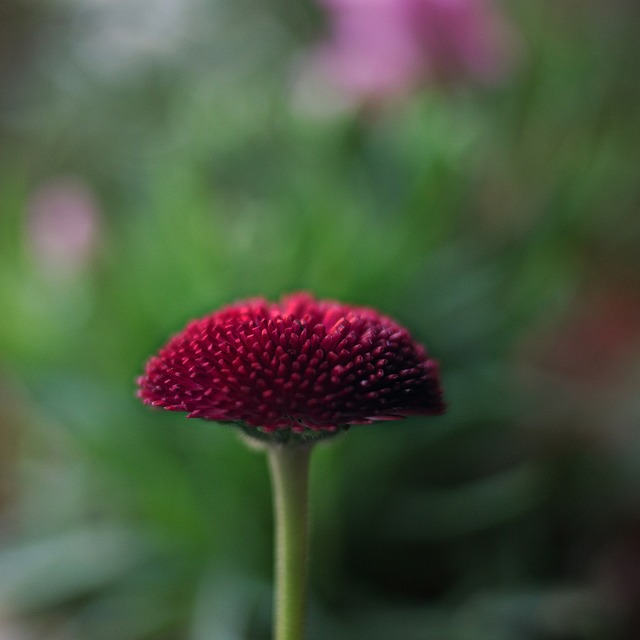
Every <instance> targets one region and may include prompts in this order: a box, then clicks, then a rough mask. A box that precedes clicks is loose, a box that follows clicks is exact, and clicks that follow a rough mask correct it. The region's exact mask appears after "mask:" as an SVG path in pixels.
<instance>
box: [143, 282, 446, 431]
mask: <svg viewBox="0 0 640 640" xmlns="http://www.w3.org/2000/svg"><path fill="white" fill-rule="evenodd" d="M138 385H139V391H138V395H139V397H140V398H141V399H142V400H143V401H144V402H145V403H146V404H149V405H153V406H158V407H162V408H164V409H168V410H170V411H186V412H188V416H187V417H189V418H204V419H205V420H217V421H220V422H239V423H241V424H242V425H244V426H245V427H246V428H249V429H253V430H256V429H257V430H261V431H265V432H273V431H286V432H290V431H293V432H298V433H300V432H304V431H306V430H311V431H320V432H332V431H336V430H337V429H338V428H339V427H342V426H347V425H352V424H368V423H371V422H374V421H376V420H396V419H400V418H403V417H405V416H409V415H417V414H422V415H436V414H440V413H443V412H444V403H443V400H442V390H441V388H440V381H439V375H438V366H437V364H436V362H435V361H434V360H432V359H430V358H429V356H428V355H427V353H426V351H425V349H424V348H423V347H422V346H421V345H419V344H417V343H416V342H414V340H413V339H412V338H411V336H410V335H409V333H408V331H407V330H406V329H404V328H403V327H401V326H400V325H398V324H397V323H396V322H394V321H393V320H391V319H390V318H388V317H386V316H383V315H381V314H379V313H378V312H377V311H375V310H373V309H369V308H364V307H352V306H348V305H344V304H341V303H338V302H334V301H327V300H316V299H314V298H313V297H311V296H310V295H308V294H304V293H300V294H295V295H291V296H288V297H285V298H283V299H282V301H281V302H279V303H268V302H267V301H265V300H263V299H253V300H248V301H244V302H239V303H236V304H233V305H231V306H228V307H226V308H223V309H221V310H220V311H216V312H214V313H212V314H211V315H209V316H206V317H204V318H202V319H200V320H195V321H193V322H191V323H189V324H188V325H187V326H186V328H185V329H184V330H183V331H182V332H181V333H179V334H178V335H176V336H174V337H173V338H172V339H171V340H170V341H169V342H168V343H167V345H166V346H165V347H164V348H162V349H161V350H160V352H159V354H158V355H157V356H154V357H152V358H151V359H150V360H149V362H148V363H147V366H146V371H145V374H144V375H143V376H142V377H140V379H139V380H138Z"/></svg>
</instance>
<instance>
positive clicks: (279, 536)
mask: <svg viewBox="0 0 640 640" xmlns="http://www.w3.org/2000/svg"><path fill="white" fill-rule="evenodd" d="M312 446H313V445H312V444H311V443H308V442H306V443H299V442H290V443H288V444H271V445H269V446H267V455H268V458H269V469H270V473H271V486H272V490H273V512H274V527H275V536H274V556H275V563H274V564H275V597H274V608H273V616H274V617H273V629H274V632H273V640H302V639H303V638H304V626H305V618H306V600H307V555H308V537H309V536H308V521H309V517H308V511H309V509H308V503H309V461H310V454H311V449H312Z"/></svg>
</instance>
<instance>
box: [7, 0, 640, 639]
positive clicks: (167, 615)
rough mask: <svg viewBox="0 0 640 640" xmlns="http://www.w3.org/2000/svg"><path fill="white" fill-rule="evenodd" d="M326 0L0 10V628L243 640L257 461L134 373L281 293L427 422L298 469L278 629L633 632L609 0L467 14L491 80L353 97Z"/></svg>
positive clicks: (440, 73) (621, 42) (625, 55)
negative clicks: (440, 391) (485, 35)
mask: <svg viewBox="0 0 640 640" xmlns="http://www.w3.org/2000/svg"><path fill="white" fill-rule="evenodd" d="M348 4H349V3H348V2H332V3H330V2H325V3H324V4H320V3H318V4H316V3H314V2H312V0H135V1H134V0H112V1H107V0H2V5H1V7H0V637H1V638H2V640H36V639H38V640H39V639H41V638H42V639H44V638H47V639H52V640H143V639H145V640H249V639H250V640H265V639H266V638H268V637H269V624H270V615H271V614H270V607H271V592H270V589H271V586H270V585H271V545H272V539H271V504H270V497H269V490H268V489H269V487H268V476H267V471H266V464H265V460H264V459H263V457H262V456H261V455H259V454H257V453H254V452H251V451H249V450H247V449H246V447H245V446H244V445H243V444H242V443H241V442H240V441H239V440H238V437H237V435H236V433H235V431H233V430H232V429H231V428H229V427H224V426H220V425H217V424H215V423H206V422H202V421H196V420H193V421H188V420H185V418H184V416H183V415H182V414H175V413H169V412H160V411H152V410H150V409H148V408H146V407H143V406H142V405H141V404H140V403H139V401H138V400H137V399H136V398H135V395H134V394H135V378H136V376H137V375H139V374H140V372H141V370H142V367H143V363H144V361H145V359H146V358H147V357H148V356H149V355H150V354H151V353H152V352H154V351H155V350H156V349H157V348H158V347H159V346H160V345H161V344H162V343H163V342H164V340H165V339H166V338H167V337H168V336H169V335H171V334H172V333H174V332H176V331H178V330H180V329H181V328H182V326H183V325H184V324H185V323H186V321H187V320H189V319H191V318H193V317H198V316H200V315H203V314H205V313H207V312H209V311H211V310H213V309H215V308H217V307H219V306H220V305H223V304H225V303H228V302H231V301H234V300H236V299H238V298H242V297H245V296H254V295H264V296H268V297H271V298H274V297H278V296H279V295H280V294H281V293H283V292H290V291H294V290H298V289H306V290H309V291H313V292H315V293H316V294H317V295H318V296H321V297H334V298H339V299H341V300H344V301H348V302H354V303H359V304H366V305H372V306H376V307H378V308H379V309H381V310H382V311H384V312H385V313H387V314H389V315H392V316H393V317H395V318H397V319H398V320H399V321H400V322H402V323H403V324H405V325H407V326H408V327H410V329H411V331H412V332H413V333H414V334H415V335H416V337H418V338H419V339H420V340H421V341H422V342H424V343H425V344H426V345H427V346H428V348H429V350H430V352H431V353H432V355H433V356H434V357H436V358H437V359H438V360H439V361H440V362H441V365H442V375H443V382H444V386H445V391H446V397H447V400H448V404H449V407H450V408H449V412H448V414H447V415H446V416H444V417H442V418H437V419H424V420H422V419H414V420H407V421H404V422H401V423H391V424H386V425H374V426H362V427H355V428H353V429H351V430H350V431H349V433H348V434H346V435H345V436H344V437H342V438H340V439H338V440H336V441H335V442H334V443H332V444H331V445H327V446H323V447H321V448H320V449H319V450H318V451H317V453H316V457H315V460H314V466H313V478H312V480H313V482H312V484H313V495H312V500H313V517H312V520H313V536H312V554H311V610H310V621H309V639H310V640H324V639H327V638H331V639H335V640H346V639H350V640H351V639H352V640H356V639H362V640H388V639H390V638H401V639H402V640H431V639H433V640H592V639H598V640H617V639H625V640H626V639H629V640H632V639H634V638H637V637H638V634H640V613H639V612H640V393H638V390H639V389H640V357H639V356H640V212H639V205H640V179H639V167H640V143H639V141H640V81H639V78H638V60H639V59H640V37H639V31H640V28H639V24H640V9H639V7H638V4H637V2H635V0H609V1H608V2H601V1H598V0H582V1H577V0H539V1H536V2H531V1H529V0H504V2H502V3H497V2H496V3H495V4H494V5H493V7H494V10H495V11H496V16H498V15H499V16H500V17H499V20H498V21H499V23H500V24H498V25H495V24H494V25H493V26H494V27H496V33H495V34H493V36H494V37H495V38H498V36H500V38H501V40H500V47H498V49H499V50H497V51H494V52H493V53H492V55H495V56H498V58H497V59H495V60H492V61H491V60H490V61H488V62H487V64H494V65H497V67H495V68H494V67H492V68H491V69H489V70H487V69H474V68H473V65H471V67H469V66H467V67H465V64H464V60H462V61H461V60H460V59H455V56H454V60H453V63H451V59H446V60H444V61H443V60H442V59H438V56H439V55H440V56H446V55H447V54H451V51H447V46H444V45H443V47H442V48H441V50H440V51H439V52H438V51H435V50H434V51H431V52H430V53H429V55H431V56H432V59H430V60H429V61H430V62H433V63H434V65H435V67H436V71H433V70H432V72H426V71H425V70H424V69H422V71H421V73H419V74H418V75H419V78H417V79H416V78H413V79H412V81H411V82H409V83H408V84H407V86H404V87H402V88H401V90H399V89H398V87H394V88H393V91H392V90H391V89H390V87H377V88H375V91H373V89H374V88H372V87H365V89H366V91H364V93H365V94H367V91H368V92H369V93H368V94H367V95H362V92H363V86H362V85H360V86H355V87H354V86H348V82H349V78H344V77H343V78H341V79H340V78H338V80H340V81H341V82H342V85H340V86H337V85H336V84H335V83H334V85H332V87H328V85H329V84H331V81H332V80H333V81H336V78H332V77H331V73H332V69H333V72H337V73H339V72H340V71H345V68H346V67H340V64H344V65H347V64H348V60H346V58H348V56H349V54H350V50H349V47H348V46H347V47H346V48H345V49H344V51H342V52H341V55H343V56H345V58H344V59H343V58H339V57H338V58H337V59H336V60H333V62H334V64H333V66H332V65H330V64H325V66H324V67H323V66H322V65H321V64H320V63H319V60H320V56H319V52H320V51H322V50H324V49H323V47H325V48H329V47H330V46H331V43H332V40H331V38H332V35H331V32H332V29H333V28H335V24H334V22H332V20H334V19H335V16H333V17H332V15H331V14H330V13H329V11H330V10H333V11H339V10H340V7H341V6H342V5H348ZM375 4H376V3H371V6H374V5H375ZM435 4H437V3H435ZM484 4H485V3H479V6H481V5H484ZM486 4H487V6H488V3H486ZM498 12H499V13H498ZM480 13H481V12H480ZM480 17H481V16H480V14H478V16H477V19H478V20H480ZM382 22H384V20H382ZM374 23H375V21H373V19H372V22H371V25H370V26H371V29H372V32H373V31H375V29H374V27H375V24H374ZM378 26H379V25H378ZM388 28H390V27H388ZM446 28H451V29H453V30H454V31H455V29H458V28H459V29H460V31H459V32H458V31H455V32H454V33H452V34H449V35H450V37H451V38H452V39H453V41H454V44H453V45H451V43H449V44H450V46H451V47H453V53H454V54H455V47H456V46H458V47H462V48H464V46H466V45H467V44H469V39H470V38H473V32H474V29H475V28H488V27H487V25H484V26H482V25H477V24H476V25H474V24H473V20H472V24H466V25H463V26H460V25H457V26H456V25H455V24H451V25H449V27H447V25H446V24H445V25H444V26H441V29H444V30H445V31H446ZM465 29H466V31H465ZM383 33H384V31H383ZM387 35H388V38H391V37H392V36H391V35H389V33H388V34H387ZM440 35H442V33H441V34H440ZM347 36H348V34H346V35H345V34H344V33H343V34H342V37H347ZM369 36H371V38H372V40H371V41H370V42H368V43H364V44H362V43H361V44H362V46H363V47H364V46H365V44H366V46H371V47H373V51H372V52H370V53H367V55H368V56H373V57H367V58H366V60H365V62H366V61H367V60H369V61H371V60H373V61H374V62H375V60H376V57H375V56H376V55H378V56H380V57H381V59H383V60H385V61H386V62H388V63H389V64H390V65H393V63H394V60H393V55H392V53H393V52H389V51H387V50H386V49H385V47H387V45H389V47H391V48H393V47H392V46H391V45H393V46H397V45H398V42H399V41H393V42H391V40H385V38H384V37H382V38H377V37H376V34H375V33H372V34H369ZM396 36H397V37H398V38H401V36H402V34H401V33H400V34H398V33H396V34H395V35H394V36H393V37H396ZM385 37H386V36H385ZM443 37H444V38H445V45H446V44H447V41H446V37H449V36H447V34H446V33H445V34H444V36H443ZM456 38H457V40H456ZM502 39H503V40H502ZM492 41H493V40H492ZM455 42H457V44H455ZM376 43H377V44H376ZM333 44H334V45H335V43H333ZM400 44H402V43H400ZM378 45H379V47H380V48H381V50H380V51H376V50H375V47H376V46H378ZM358 46H360V45H358ZM356 48H357V47H356ZM399 49H402V47H400V48H399ZM436 49H437V47H436ZM423 55H424V56H425V57H426V56H427V52H426V51H425V52H423ZM500 56H503V57H500ZM341 61H342V62H341ZM325 62H326V60H325ZM396 62H398V61H397V60H396ZM401 62H402V61H400V63H401ZM405 62H406V61H405ZM360 63H362V60H361V61H360ZM336 65H337V68H336ZM438 65H440V66H438ZM365 66H366V65H365ZM409 66H410V65H409ZM406 70H407V69H406V68H405V71H406ZM365 71H366V69H365ZM387 71H388V70H387ZM391 71H392V73H391V75H390V78H391V80H390V82H391V83H393V81H394V79H397V78H398V77H399V75H398V74H399V73H400V72H399V71H398V70H394V69H391ZM492 71H493V72H494V73H492ZM347 75H348V74H347ZM349 90H350V92H349Z"/></svg>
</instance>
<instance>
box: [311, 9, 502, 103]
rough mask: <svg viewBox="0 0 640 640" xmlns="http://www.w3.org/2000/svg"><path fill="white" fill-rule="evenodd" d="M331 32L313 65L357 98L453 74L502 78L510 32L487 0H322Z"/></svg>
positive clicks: (399, 90)
mask: <svg viewBox="0 0 640 640" xmlns="http://www.w3.org/2000/svg"><path fill="white" fill-rule="evenodd" d="M321 2H322V3H323V4H324V5H325V6H326V9H327V11H328V18H329V26H330V36H329V39H328V40H327V41H326V42H325V43H323V44H321V45H320V46H319V47H318V48H317V50H316V51H315V52H314V54H313V56H312V61H311V69H312V73H315V74H318V75H320V76H323V77H325V78H326V79H327V80H328V81H329V82H331V83H333V84H334V85H336V87H337V88H338V89H339V90H341V91H342V92H344V93H346V94H347V95H349V96H350V97H351V98H352V99H355V100H370V99H374V100H375V99H379V98H381V97H386V96H389V95H395V94H403V93H406V92H407V91H410V90H411V89H413V88H415V86H416V85H419V84H420V83H424V82H434V81H439V80H443V79H451V78H456V77H467V78H471V79H473V80H476V81H480V82H483V83H492V82H495V81H497V80H499V79H500V78H501V77H502V76H503V75H504V73H505V72H506V71H507V69H508V67H509V65H510V62H511V60H512V54H513V45H514V42H515V39H514V36H513V32H512V30H511V28H510V27H509V25H508V24H507V22H506V20H505V19H504V18H503V16H502V15H501V14H500V12H499V11H498V10H497V9H496V8H495V6H494V5H493V4H492V2H491V0H321Z"/></svg>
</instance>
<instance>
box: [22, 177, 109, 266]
mask: <svg viewBox="0 0 640 640" xmlns="http://www.w3.org/2000/svg"><path fill="white" fill-rule="evenodd" d="M27 225H28V243H29V246H30V249H31V251H32V252H33V256H34V259H35V260H36V261H37V262H38V263H39V264H40V265H41V267H42V268H43V270H46V271H53V272H54V273H72V272H76V271H78V270H79V269H81V268H82V267H84V266H85V265H86V264H87V263H88V262H89V261H90V259H91V256H92V255H93V254H94V252H95V250H96V248H97V244H98V237H99V234H100V226H101V221H100V213H99V210H98V205H97V202H96V200H95V198H94V196H93V193H92V192H91V191H90V190H89V189H88V188H87V187H86V186H85V185H84V184H83V183H81V182H79V181H77V180H75V179H73V178H58V179H56V180H52V181H51V182H48V183H45V184H43V185H41V186H40V187H38V188H37V189H36V191H35V192H34V194H33V195H32V196H31V198H30V200H29V203H28V206H27Z"/></svg>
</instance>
